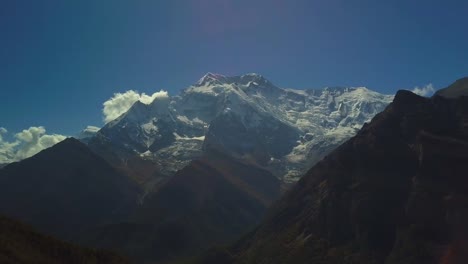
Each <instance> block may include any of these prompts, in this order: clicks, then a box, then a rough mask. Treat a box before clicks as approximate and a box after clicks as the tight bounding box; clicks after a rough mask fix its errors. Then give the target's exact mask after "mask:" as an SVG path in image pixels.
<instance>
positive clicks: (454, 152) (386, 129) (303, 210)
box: [204, 91, 468, 263]
mask: <svg viewBox="0 0 468 264" xmlns="http://www.w3.org/2000/svg"><path fill="white" fill-rule="evenodd" d="M467 120H468V99H467V98H466V97H465V98H463V97H462V98H457V99H444V98H442V97H440V96H435V97H434V98H431V99H427V98H422V97H419V96H417V95H414V94H412V93H410V92H406V91H400V92H398V93H397V95H396V97H395V100H394V101H393V103H392V104H391V105H390V106H389V107H387V108H386V110H385V111H384V112H383V113H381V114H378V115H377V116H376V117H375V118H374V119H373V120H372V122H371V123H370V124H368V125H366V126H364V128H363V129H361V131H360V132H359V133H358V134H357V135H356V136H355V137H353V138H352V139H350V140H349V141H347V142H346V143H344V144H343V145H341V146H340V147H339V148H337V149H336V150H335V151H333V152H332V153H331V154H330V155H328V156H327V157H326V158H325V159H324V160H322V161H321V162H319V163H318V164H317V165H316V166H314V167H313V168H312V169H311V170H310V171H309V172H307V174H306V175H305V176H304V177H303V178H302V179H301V180H300V181H299V182H298V183H297V185H296V186H295V187H294V188H293V189H292V190H290V191H289V192H288V193H287V194H286V195H285V196H284V197H283V198H282V199H281V201H279V202H278V203H277V204H276V205H275V206H274V207H273V209H272V210H271V212H270V213H269V215H268V216H267V218H266V220H265V221H264V222H263V223H262V224H261V225H260V226H259V227H258V228H257V229H256V230H255V232H253V233H251V234H250V235H249V236H247V237H246V238H245V239H243V240H241V241H239V242H238V243H237V244H236V245H235V246H234V247H232V248H231V250H230V251H229V252H218V253H217V254H211V255H209V256H208V257H207V258H206V259H205V260H204V261H205V262H204V263H211V262H210V261H214V260H217V259H218V260H219V259H222V261H224V262H226V263H229V262H233V263H465V262H466V261H467V260H468V256H467V254H466V250H464V248H466V245H467V241H468V233H467V228H466V225H465V224H462V223H466V221H467V220H468V209H467V208H468V207H467V206H466V205H467V202H468V197H467V193H468V177H467V175H468V174H467V173H466V172H467V170H468V126H467V124H468V122H467Z"/></svg>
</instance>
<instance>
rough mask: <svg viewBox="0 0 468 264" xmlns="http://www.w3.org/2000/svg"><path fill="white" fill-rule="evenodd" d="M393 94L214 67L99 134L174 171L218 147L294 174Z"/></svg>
mask: <svg viewBox="0 0 468 264" xmlns="http://www.w3.org/2000/svg"><path fill="white" fill-rule="evenodd" d="M392 99H393V96H392V95H384V94H380V93H377V92H375V91H372V90H369V89H367V88H365V87H357V88H353V87H329V88H323V89H313V90H312V89H309V90H294V89H284V88H279V87H277V86H275V85H274V84H273V83H271V82H270V81H268V80H267V79H266V78H264V77H263V76H261V75H259V74H255V73H249V74H245V75H240V76H225V75H221V74H215V73H207V74H206V75H205V76H203V77H202V78H201V79H200V80H199V81H198V82H197V83H196V84H194V85H192V86H190V87H188V88H187V89H185V90H183V91H182V93H181V94H180V95H176V96H173V97H165V98H157V99H155V100H154V101H153V102H152V103H151V104H149V105H146V104H141V103H136V104H135V105H134V106H133V107H132V108H130V110H129V111H128V112H127V113H126V114H124V115H122V116H121V117H120V118H118V119H116V120H114V121H112V122H109V123H108V124H107V125H106V126H105V127H104V128H103V129H101V131H100V132H101V134H102V135H104V136H105V137H107V138H108V139H109V140H110V141H111V142H115V144H119V145H121V146H123V147H124V148H129V149H130V150H131V151H135V152H136V153H137V154H138V155H142V154H144V157H145V158H149V159H153V160H154V161H156V162H158V163H160V166H161V167H162V168H168V169H170V170H171V171H169V172H168V173H169V174H170V173H172V172H173V171H175V170H178V169H181V168H182V167H183V166H185V165H186V164H188V162H190V161H191V160H192V159H194V158H196V157H198V156H199V155H201V153H203V151H206V150H208V149H209V148H216V149H217V150H221V151H224V152H226V153H227V154H230V155H234V156H236V157H238V158H242V159H243V158H246V159H247V160H249V162H252V161H253V162H255V164H258V165H261V166H263V167H266V168H270V169H271V170H272V171H274V173H275V174H276V175H278V177H281V178H283V179H285V178H286V179H293V180H295V179H297V177H298V176H299V175H301V174H302V173H303V172H304V170H305V169H307V168H308V167H309V166H311V164H313V163H315V162H317V161H318V160H320V159H321V158H322V157H323V156H324V155H326V154H327V153H329V152H330V151H331V150H332V149H333V148H334V147H336V146H338V145H339V144H341V143H342V142H344V141H345V140H347V139H348V138H350V137H351V136H353V135H354V134H355V133H356V131H357V130H358V129H359V128H361V127H362V125H363V124H364V123H365V122H368V121H370V119H371V118H372V117H373V116H374V115H375V114H377V113H379V112H380V111H382V110H383V109H384V108H385V107H386V106H387V105H388V104H389V103H390V102H391V101H392ZM200 139H203V140H200Z"/></svg>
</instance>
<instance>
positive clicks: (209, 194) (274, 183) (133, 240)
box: [91, 153, 281, 263]
mask: <svg viewBox="0 0 468 264" xmlns="http://www.w3.org/2000/svg"><path fill="white" fill-rule="evenodd" d="M280 186H281V184H280V181H279V180H278V179H277V178H276V177H274V176H273V175H272V174H271V173H269V172H267V171H266V170H264V169H261V168H257V167H253V166H252V165H249V164H246V163H244V162H242V161H239V160H236V159H233V158H230V157H228V156H224V155H223V154H221V153H213V154H208V155H207V156H205V157H203V158H201V159H198V160H195V161H193V162H191V163H190V164H189V165H188V166H187V167H185V168H184V169H182V170H180V171H179V172H177V173H176V174H175V175H174V176H173V177H172V178H171V179H170V180H169V182H167V183H166V184H165V185H164V186H162V187H161V189H160V190H159V191H158V192H156V193H154V194H152V195H151V196H149V197H148V198H147V199H146V200H145V202H144V204H143V205H142V207H141V208H139V210H138V212H137V214H136V216H135V217H134V219H133V221H132V222H130V223H122V224H117V225H110V226H107V227H105V228H103V229H100V230H97V231H96V233H95V237H94V239H91V240H92V241H91V244H92V245H96V246H98V247H104V248H109V249H114V250H116V251H118V252H122V254H127V255H128V256H130V257H132V258H133V259H136V260H138V261H142V262H143V261H154V262H156V263H159V261H165V260H170V259H175V258H178V257H181V256H182V257H183V256H188V255H191V254H196V253H198V252H201V251H202V250H204V249H207V248H208V247H210V246H214V245H218V244H225V243H228V242H231V241H233V240H235V239H237V238H239V237H240V236H241V235H242V234H243V233H245V232H248V231H250V230H251V229H252V228H253V227H254V226H255V225H256V224H258V223H259V222H260V220H261V219H262V217H263V214H264V212H265V210H266V208H267V207H268V206H269V205H270V204H271V203H272V202H273V201H274V200H275V199H277V198H278V197H279V193H280Z"/></svg>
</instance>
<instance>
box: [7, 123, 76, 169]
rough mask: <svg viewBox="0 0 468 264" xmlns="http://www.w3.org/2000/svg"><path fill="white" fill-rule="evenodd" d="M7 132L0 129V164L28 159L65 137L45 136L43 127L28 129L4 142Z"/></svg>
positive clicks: (56, 135)
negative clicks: (11, 139)
mask: <svg viewBox="0 0 468 264" xmlns="http://www.w3.org/2000/svg"><path fill="white" fill-rule="evenodd" d="M7 133H8V130H6V129H5V128H3V127H0V163H11V162H14V161H19V160H22V159H25V158H29V157H31V156H33V155H35V154H37V153H38V152H39V151H41V150H43V149H46V148H50V147H52V146H53V145H55V144H57V143H59V142H60V141H62V140H64V139H66V138H67V137H66V136H63V135H58V134H46V130H45V128H44V127H42V126H39V127H30V128H28V129H25V130H23V131H21V132H19V133H16V134H15V135H14V138H15V140H13V141H7V140H4V138H3V135H6V134H7Z"/></svg>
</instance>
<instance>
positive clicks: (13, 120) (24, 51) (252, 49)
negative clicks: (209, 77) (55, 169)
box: [0, 0, 468, 135]
mask: <svg viewBox="0 0 468 264" xmlns="http://www.w3.org/2000/svg"><path fill="white" fill-rule="evenodd" d="M467 14H468V1H466V0H465V1H462V0H461V1H452V0H446V1H433V0H426V1H417V0H413V1H409V0H392V1H383V0H382V1H377V0H356V1H349V0H321V1H318V0H297V1H292V0H166V1H164V0H155V1H136V0H132V1H130V0H128V1H119V0H108V1H105V0H99V1H96V0H91V1H85V0H79V1H68V0H63V1H59V0H42V1H37V0H30V1H23V0H2V1H1V5H0V34H1V39H0V90H1V97H0V98H1V100H0V127H5V128H7V129H8V130H9V131H12V132H18V131H20V130H22V129H25V128H28V127H30V126H45V127H46V128H47V131H48V132H54V133H60V134H65V135H73V134H76V132H77V131H79V130H81V129H82V128H83V127H85V126H87V125H97V126H102V124H103V123H102V120H103V116H102V104H103V102H104V101H106V100H107V99H108V98H110V97H111V96H112V95H113V94H114V93H116V92H125V91H126V90H130V89H134V90H138V91H140V92H145V93H148V94H152V93H153V92H156V91H159V90H160V89H165V90H167V91H169V94H175V93H177V92H178V91H180V90H181V89H183V88H185V87H187V86H189V85H190V84H192V83H194V82H196V81H197V80H198V79H199V78H200V77H201V76H202V75H204V73H206V72H208V71H210V72H216V73H221V74H226V75H237V74H243V73H248V72H257V73H260V74H262V75H264V76H265V77H267V78H268V79H270V80H271V81H272V82H273V83H275V84H277V85H278V86H281V87H291V88H320V87H323V86H366V87H368V88H370V89H374V90H377V91H379V92H383V93H394V92H395V91H396V90H398V89H402V88H406V89H412V88H413V87H415V86H424V85H426V84H429V83H432V84H433V85H434V87H436V88H441V87H445V86H447V85H448V84H450V83H451V82H452V81H454V80H456V79H458V78H461V77H463V76H467V75H468V20H467Z"/></svg>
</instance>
